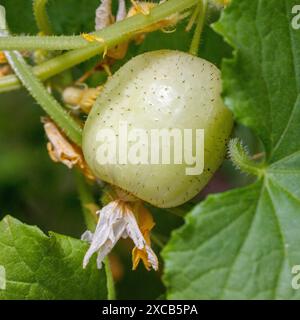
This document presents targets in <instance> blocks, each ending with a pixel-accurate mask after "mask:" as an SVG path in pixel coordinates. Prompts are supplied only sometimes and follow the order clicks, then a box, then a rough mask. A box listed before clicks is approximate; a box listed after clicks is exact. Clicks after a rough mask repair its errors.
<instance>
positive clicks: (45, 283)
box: [0, 216, 107, 299]
mask: <svg viewBox="0 0 300 320" xmlns="http://www.w3.org/2000/svg"><path fill="white" fill-rule="evenodd" d="M0 235H1V237H0V265H2V266H3V267H4V268H5V273H6V289H5V290H0V299H106V297H107V290H106V277H105V273H104V271H103V270H101V271H99V270H97V269H96V263H95V261H91V263H90V265H89V266H88V267H87V269H86V270H84V269H82V260H83V256H84V253H85V251H86V250H87V247H88V245H87V244H85V243H84V242H82V241H80V240H76V239H73V238H70V237H67V236H62V235H59V234H55V233H51V234H50V237H47V236H46V235H45V234H44V233H43V232H42V231H41V230H40V229H38V228H37V227H32V226H28V225H25V224H23V223H21V222H20V221H18V220H16V219H14V218H12V217H10V216H6V217H5V218H4V219H3V220H2V221H1V222H0Z"/></svg>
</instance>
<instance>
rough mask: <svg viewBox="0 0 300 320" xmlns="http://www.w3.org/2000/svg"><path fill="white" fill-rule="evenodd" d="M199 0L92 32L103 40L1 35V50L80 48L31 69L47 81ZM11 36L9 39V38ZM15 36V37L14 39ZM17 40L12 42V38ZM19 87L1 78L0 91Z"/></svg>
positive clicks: (164, 6) (14, 80) (10, 78)
mask: <svg viewBox="0 0 300 320" xmlns="http://www.w3.org/2000/svg"><path fill="white" fill-rule="evenodd" d="M198 1H199V0H181V1H177V0H170V1H168V2H165V3H163V4H161V5H159V6H157V7H155V8H154V9H153V10H151V13H150V15H147V16H144V15H142V14H139V15H136V16H133V17H130V18H128V19H125V20H123V21H120V22H117V23H115V24H113V25H111V26H109V27H107V28H105V29H103V30H101V31H98V32H96V33H95V34H96V35H97V36H98V37H100V38H102V39H104V40H105V43H100V42H99V43H98V42H95V43H88V42H87V41H85V40H84V39H83V38H82V37H81V36H75V37H64V36H62V37H47V36H45V37H14V38H12V37H11V38H0V50H1V49H6V50H12V49H41V48H43V49H47V50H61V49H63V48H64V49H71V48H79V49H76V50H73V51H70V52H67V53H64V54H62V55H60V56H57V57H55V58H53V59H51V60H48V61H46V62H44V63H42V64H40V65H38V66H36V67H34V68H33V73H34V74H35V75H36V76H37V77H38V78H40V79H41V80H46V79H48V78H50V77H52V76H54V75H56V74H58V73H61V72H63V71H64V70H66V69H69V68H71V67H73V66H75V65H77V64H79V63H81V62H83V61H85V60H88V59H90V58H92V57H94V56H96V55H97V54H101V53H102V52H103V51H104V50H105V49H106V48H110V47H114V46H115V45H117V44H119V43H121V42H124V41H127V40H129V39H130V38H132V36H133V35H134V34H136V33H138V32H139V31H140V30H143V29H144V28H146V27H148V26H150V25H152V24H155V23H157V22H158V21H161V20H163V19H164V18H166V17H168V16H170V15H171V14H172V13H174V12H180V11H183V10H186V9H188V8H190V7H192V6H193V5H195V4H196V3H197V2H198ZM9 39H11V40H9ZM17 39H18V40H17ZM15 40H16V41H17V42H18V43H14V41H15ZM19 87H20V82H19V81H18V79H17V77H16V76H13V75H9V76H6V77H2V78H0V93H1V92H6V91H10V90H14V89H17V88H19Z"/></svg>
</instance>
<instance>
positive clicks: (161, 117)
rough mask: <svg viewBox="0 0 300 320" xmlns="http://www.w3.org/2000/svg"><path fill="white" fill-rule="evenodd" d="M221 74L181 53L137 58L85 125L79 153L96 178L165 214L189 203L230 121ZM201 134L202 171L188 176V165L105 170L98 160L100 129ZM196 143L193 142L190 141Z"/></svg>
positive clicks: (217, 161) (214, 164)
mask: <svg viewBox="0 0 300 320" xmlns="http://www.w3.org/2000/svg"><path fill="white" fill-rule="evenodd" d="M220 93H221V80H220V71H219V70H218V69H217V68H216V67H215V66H214V65H213V64H211V63H210V62H208V61H206V60H203V59H200V58H197V57H195V56H192V55H189V54H186V53H183V52H179V51H170V50H162V51H154V52H148V53H145V54H142V55H139V56H137V57H135V58H133V59H132V60H130V61H129V62H128V63H126V64H125V65H124V66H123V67H122V68H121V69H120V70H118V71H117V72H116V73H115V74H114V75H113V76H112V78H111V79H109V80H108V82H107V83H106V85H105V88H104V90H103V91H102V93H101V95H100V97H99V98H98V100H97V101H96V103H95V105H94V107H93V109H92V111H91V113H90V114H89V116H88V119H87V121H86V124H85V127H84V132H83V152H84V156H85V159H86V161H87V163H88V165H89V166H90V168H91V169H92V171H93V172H94V174H95V175H96V176H97V177H98V178H100V179H101V180H103V181H106V182H108V183H110V184H113V185H116V186H118V187H120V188H122V189H124V190H126V191H128V192H130V193H131V194H133V195H135V196H136V197H138V198H140V199H142V200H144V201H146V202H149V203H151V204H152V205H154V206H157V207H162V208H169V207H175V206H178V205H181V204H183V203H185V202H186V201H188V200H190V199H191V198H193V197H194V196H195V195H197V193H198V192H199V191H200V190H201V189H202V188H203V187H204V186H205V185H206V184H207V182H208V181H209V180H210V179H211V177H212V175H213V173H214V172H215V171H216V170H217V168H218V167H219V166H220V165H221V163H222V162H223V160H224V155H225V152H226V143H227V141H228V138H229V136H230V133H231V130H232V125H233V120H232V115H231V112H230V111H229V110H228V109H227V108H226V107H225V106H224V104H223V101H222V99H221V96H220ZM119 121H127V122H128V124H129V126H130V128H143V129H161V128H180V129H204V130H205V152H204V165H205V169H204V171H203V173H202V174H201V175H198V176H191V175H186V172H185V169H186V167H187V165H186V164H185V163H183V164H182V165H178V164H169V165H166V164H164V165H162V164H159V165H157V164H154V165H153V164H148V165H145V164H139V165H133V164H125V165H119V164H115V165H112V164H106V165H100V164H99V163H98V162H97V160H96V152H97V148H98V147H99V142H97V141H96V135H97V132H98V130H99V129H101V128H113V129H114V130H116V132H118V129H119ZM194 140H195V139H194Z"/></svg>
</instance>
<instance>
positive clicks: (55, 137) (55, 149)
mask: <svg viewBox="0 0 300 320" xmlns="http://www.w3.org/2000/svg"><path fill="white" fill-rule="evenodd" d="M42 122H43V124H44V130H45V133H46V135H47V138H48V140H49V142H48V143H47V150H48V153H49V156H50V158H51V159H52V160H53V161H54V162H61V163H63V164H64V165H66V166H67V167H68V168H69V169H72V168H73V167H77V168H79V169H80V170H81V171H82V172H83V173H84V175H85V176H86V177H87V178H89V179H91V180H95V177H94V175H93V174H92V172H91V171H90V169H89V167H88V166H87V164H86V162H85V160H84V158H83V154H82V151H81V149H80V148H79V147H78V146H76V145H74V144H72V143H71V142H70V141H69V140H68V139H67V138H66V136H65V135H64V134H63V133H62V132H61V131H60V130H59V128H58V127H57V126H56V125H55V123H54V122H53V121H51V120H50V119H49V118H42Z"/></svg>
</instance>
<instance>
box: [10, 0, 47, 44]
mask: <svg viewBox="0 0 300 320" xmlns="http://www.w3.org/2000/svg"><path fill="white" fill-rule="evenodd" d="M47 2H48V0H33V4H32V6H33V14H34V17H35V21H36V24H37V26H38V28H39V30H40V31H41V32H42V33H43V34H44V35H51V34H53V32H52V28H51V23H50V20H49V17H48V14H47V11H46V5H47ZM16 50H17V49H16Z"/></svg>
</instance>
